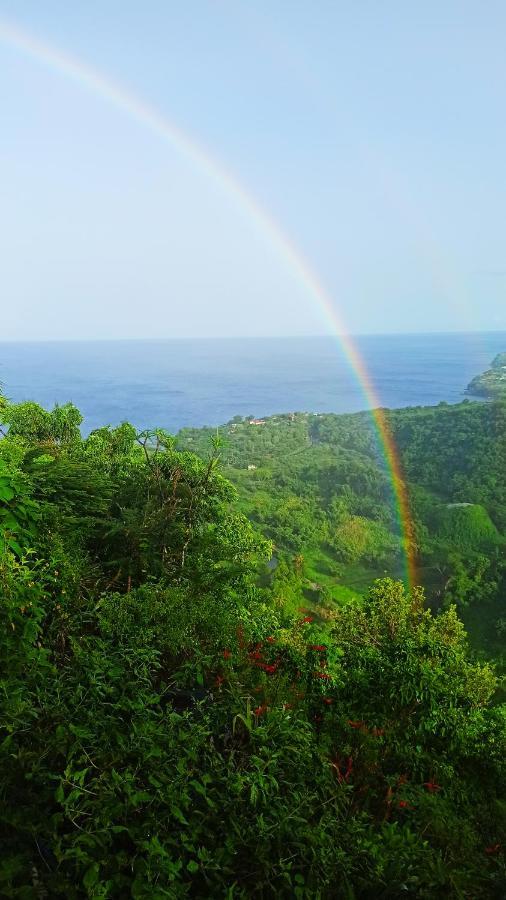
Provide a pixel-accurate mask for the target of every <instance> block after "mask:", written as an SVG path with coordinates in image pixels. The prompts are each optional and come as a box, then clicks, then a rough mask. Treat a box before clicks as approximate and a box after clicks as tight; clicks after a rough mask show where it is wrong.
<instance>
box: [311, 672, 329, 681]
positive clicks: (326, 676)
mask: <svg viewBox="0 0 506 900" xmlns="http://www.w3.org/2000/svg"><path fill="white" fill-rule="evenodd" d="M313 675H314V676H315V677H316V678H324V679H327V680H328V679H329V678H330V675H329V674H328V672H313Z"/></svg>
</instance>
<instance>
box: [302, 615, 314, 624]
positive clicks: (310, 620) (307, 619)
mask: <svg viewBox="0 0 506 900" xmlns="http://www.w3.org/2000/svg"><path fill="white" fill-rule="evenodd" d="M312 621H313V616H304V618H303V619H302V624H303V625H305V624H306V623H308V622H312Z"/></svg>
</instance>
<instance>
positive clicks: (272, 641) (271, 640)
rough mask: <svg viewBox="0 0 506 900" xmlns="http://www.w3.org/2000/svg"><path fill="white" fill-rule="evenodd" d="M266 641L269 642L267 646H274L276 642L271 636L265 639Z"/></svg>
mask: <svg viewBox="0 0 506 900" xmlns="http://www.w3.org/2000/svg"><path fill="white" fill-rule="evenodd" d="M267 641H268V642H269V644H274V643H275V641H276V638H275V637H272V635H271V636H270V637H268V638H267Z"/></svg>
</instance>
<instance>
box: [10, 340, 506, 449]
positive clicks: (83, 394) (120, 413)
mask: <svg viewBox="0 0 506 900" xmlns="http://www.w3.org/2000/svg"><path fill="white" fill-rule="evenodd" d="M354 342H355V344H356V346H357V348H358V350H359V352H360V354H361V356H362V358H363V360H364V361H365V365H366V368H367V370H368V372H369V375H370V378H371V380H372V382H373V385H374V390H375V392H376V395H377V396H378V398H379V400H380V405H382V406H386V407H401V406H420V405H432V404H437V403H440V402H441V401H446V402H448V403H458V402H459V401H460V400H462V399H464V397H465V388H466V386H467V384H468V383H469V381H470V380H471V378H472V377H473V376H474V375H476V374H478V373H479V372H481V371H483V370H484V369H486V368H488V366H489V364H490V362H491V360H492V358H493V356H494V355H495V354H496V353H498V352H500V351H503V350H504V351H506V332H490V333H478V334H425V335H423V334H416V335H380V336H378V335H375V336H359V337H357V338H355V339H354ZM0 384H1V386H2V390H3V393H4V394H5V395H6V396H7V397H9V398H10V399H11V400H14V401H20V400H27V399H30V400H35V401H37V402H38V403H41V404H42V405H43V406H46V407H51V406H52V405H53V404H54V403H65V402H66V401H68V400H71V401H72V402H73V403H75V404H76V406H78V407H79V409H80V410H81V412H82V413H83V415H84V424H83V431H84V432H85V433H88V432H89V431H91V430H92V429H94V428H98V427H100V426H102V425H115V424H118V423H119V422H122V421H126V420H128V421H130V422H132V423H133V424H134V425H135V426H137V427H138V428H139V429H143V428H151V427H161V428H165V429H167V430H168V431H171V432H176V431H178V430H179V429H180V428H183V427H185V426H203V425H212V426H215V425H220V424H223V423H225V422H227V421H228V420H229V419H231V418H232V417H233V416H234V415H241V416H255V417H261V416H269V415H272V414H274V413H282V412H295V411H307V412H335V413H343V412H355V411H358V410H361V409H364V408H366V407H367V400H366V398H365V395H364V391H363V389H362V387H361V385H360V384H359V382H358V380H357V378H356V375H355V374H354V372H353V371H352V370H351V369H350V366H349V363H348V362H347V360H346V358H345V357H344V355H343V352H342V350H341V348H340V346H339V342H338V340H337V339H336V338H331V337H308V338H283V339H280V338H267V339H265V338H241V339H232V338H227V339H221V340H214V339H209V340H205V339H203V340H138V341H136V340H132V341H94V342H87V341H82V342H81V341H72V342H44V343H1V342H0Z"/></svg>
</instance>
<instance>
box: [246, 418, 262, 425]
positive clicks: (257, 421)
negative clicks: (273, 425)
mask: <svg viewBox="0 0 506 900" xmlns="http://www.w3.org/2000/svg"><path fill="white" fill-rule="evenodd" d="M249 423H250V425H265V419H250V420H249Z"/></svg>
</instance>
